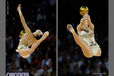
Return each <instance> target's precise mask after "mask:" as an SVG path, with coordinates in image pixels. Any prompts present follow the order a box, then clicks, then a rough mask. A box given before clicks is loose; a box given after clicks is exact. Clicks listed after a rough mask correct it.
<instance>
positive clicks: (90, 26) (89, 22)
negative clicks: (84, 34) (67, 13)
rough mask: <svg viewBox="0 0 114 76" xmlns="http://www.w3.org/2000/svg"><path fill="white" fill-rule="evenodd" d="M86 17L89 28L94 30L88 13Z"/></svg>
mask: <svg viewBox="0 0 114 76" xmlns="http://www.w3.org/2000/svg"><path fill="white" fill-rule="evenodd" d="M87 19H88V25H89V28H90V29H91V30H92V31H93V32H94V25H93V23H92V22H91V19H90V16H89V15H88V17H87Z"/></svg>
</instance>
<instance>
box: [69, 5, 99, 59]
mask: <svg viewBox="0 0 114 76" xmlns="http://www.w3.org/2000/svg"><path fill="white" fill-rule="evenodd" d="M88 11H89V9H88V7H87V6H82V7H81V8H80V14H81V15H82V16H83V18H82V19H81V21H80V24H79V25H78V26H77V27H76V28H77V33H78V35H77V34H76V33H75V30H74V29H73V27H72V25H71V24H68V25H67V29H68V30H69V31H70V32H71V33H72V35H73V37H74V40H75V42H76V43H77V45H79V46H80V47H81V49H82V52H83V54H84V56H85V57H87V58H91V57H93V56H98V57H99V56H101V48H100V47H99V45H98V44H97V42H96V41H95V37H94V25H93V23H92V22H91V19H90V16H89V15H88Z"/></svg>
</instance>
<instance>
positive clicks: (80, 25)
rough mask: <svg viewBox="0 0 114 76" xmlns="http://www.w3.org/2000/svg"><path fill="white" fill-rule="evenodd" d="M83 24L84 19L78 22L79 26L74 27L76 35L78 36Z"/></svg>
mask: <svg viewBox="0 0 114 76" xmlns="http://www.w3.org/2000/svg"><path fill="white" fill-rule="evenodd" d="M84 22H85V20H84V18H82V19H81V20H80V24H78V25H77V27H76V29H77V32H78V35H79V34H80V30H81V29H82V26H83V25H84Z"/></svg>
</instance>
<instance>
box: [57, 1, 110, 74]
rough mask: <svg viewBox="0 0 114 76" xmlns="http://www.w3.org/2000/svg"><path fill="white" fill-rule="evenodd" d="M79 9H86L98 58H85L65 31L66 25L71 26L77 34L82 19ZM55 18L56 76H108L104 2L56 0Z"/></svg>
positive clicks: (106, 12)
mask: <svg viewBox="0 0 114 76" xmlns="http://www.w3.org/2000/svg"><path fill="white" fill-rule="evenodd" d="M81 6H88V8H89V15H90V18H91V21H92V23H93V24H94V26H95V39H96V42H97V43H98V44H99V45H100V47H101V50H102V55H101V57H92V58H90V59H89V58H85V57H84V55H83V53H82V50H81V48H80V47H79V46H78V45H77V44H76V43H75V41H74V39H73V36H72V34H71V33H70V32H69V31H68V30H67V28H66V26H67V24H72V26H73V27H74V29H75V31H76V33H77V30H76V27H77V25H78V24H79V23H80V19H81V18H82V16H81V15H80V14H79V8H80V7H81ZM58 16H59V17H58V21H59V23H58V24H59V25H58V37H59V38H58V39H59V40H58V44H59V45H58V47H59V48H58V68H59V69H58V73H59V74H58V75H59V76H108V0H99V1H98V0H58Z"/></svg>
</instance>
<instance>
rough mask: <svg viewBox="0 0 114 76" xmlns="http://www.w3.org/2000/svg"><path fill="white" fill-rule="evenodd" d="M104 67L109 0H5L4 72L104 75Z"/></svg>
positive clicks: (47, 75)
mask: <svg viewBox="0 0 114 76" xmlns="http://www.w3.org/2000/svg"><path fill="white" fill-rule="evenodd" d="M56 2H57V3H58V4H57V3H56ZM57 10H58V11H57ZM57 16H58V20H57ZM57 21H58V22H57ZM57 24H58V25H57ZM57 31H58V32H57ZM56 46H58V47H56ZM56 68H58V69H56ZM108 69H109V68H108V0H104V1H103V2H100V1H99V2H98V1H95V0H93V1H90V0H85V1H83V0H78V1H76V0H66V1H64V0H37V1H35V0H32V1H27V0H24V1H22V0H20V1H16V0H13V1H11V0H6V75H7V76H8V75H9V76H10V75H11V74H12V75H13V74H14V73H16V74H17V75H22V74H23V75H24V74H25V75H27V76H86V75H89V76H94V75H98V76H103V75H105V76H108Z"/></svg>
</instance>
